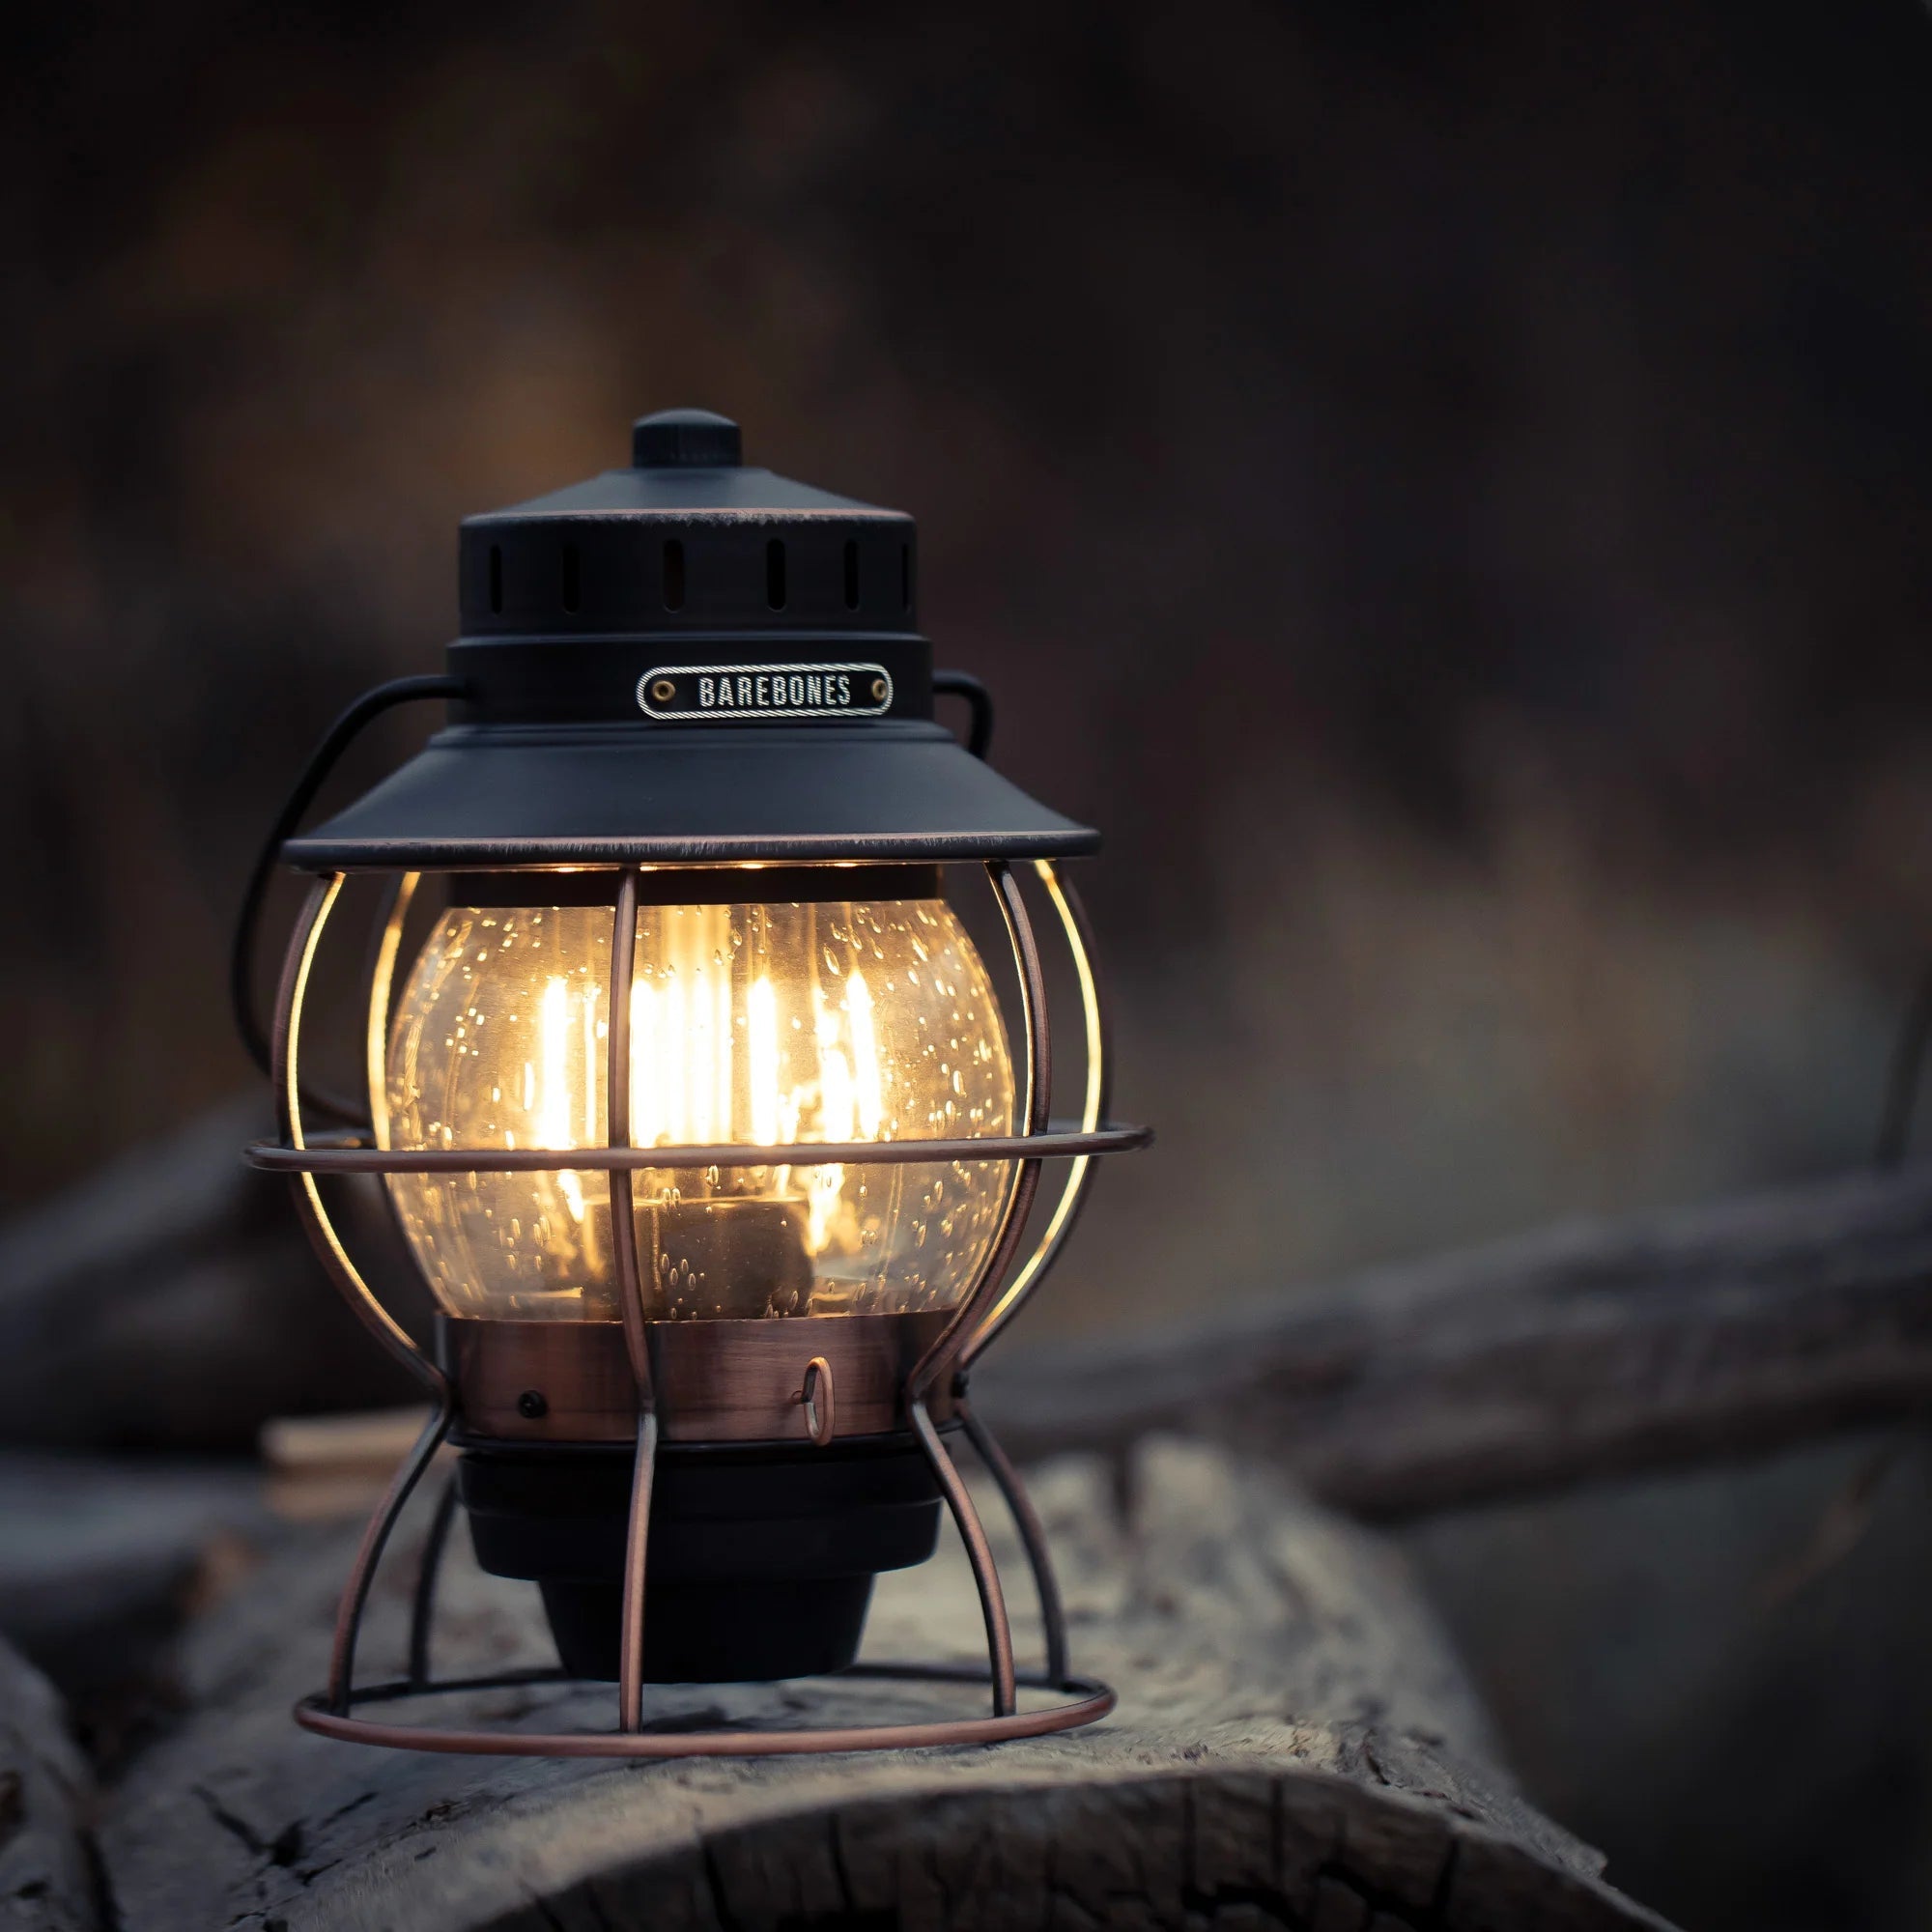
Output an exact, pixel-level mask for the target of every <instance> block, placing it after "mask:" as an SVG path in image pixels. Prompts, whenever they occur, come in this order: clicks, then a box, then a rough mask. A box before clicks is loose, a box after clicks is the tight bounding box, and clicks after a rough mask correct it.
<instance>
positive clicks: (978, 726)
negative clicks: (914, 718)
mask: <svg viewBox="0 0 1932 1932" xmlns="http://www.w3.org/2000/svg"><path fill="white" fill-rule="evenodd" d="M932 695H933V696H935V697H963V698H964V699H965V700H966V708H967V710H968V711H969V712H970V713H971V714H972V715H971V718H970V720H969V721H968V724H967V726H966V749H967V750H968V751H969V752H971V753H973V755H974V756H975V757H976V758H980V759H982V760H983V759H984V757H985V755H986V753H988V752H989V751H991V750H992V746H993V694H992V693H991V692H990V691H988V690H987V689H986V687H985V686H984V685H983V684H981V683H980V680H979V679H978V678H977V677H975V676H974V675H973V673H972V672H971V671H969V670H936V671H934V672H933V673H932Z"/></svg>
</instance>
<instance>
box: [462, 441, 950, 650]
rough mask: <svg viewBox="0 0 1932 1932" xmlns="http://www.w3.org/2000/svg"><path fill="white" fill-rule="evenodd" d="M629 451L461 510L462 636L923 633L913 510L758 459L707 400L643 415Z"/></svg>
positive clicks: (871, 634)
mask: <svg viewBox="0 0 1932 1932" xmlns="http://www.w3.org/2000/svg"><path fill="white" fill-rule="evenodd" d="M631 459H632V460H631V467H630V468H629V469H607V470H606V471H605V472H604V473H603V474H602V475H601V476H593V477H590V478H588V479H587V480H586V481H584V482H582V483H573V484H571V485H569V486H568V487H567V488H565V489H562V490H556V491H553V492H551V493H550V494H549V495H547V496H543V497H532V498H531V499H530V500H529V501H528V502H525V503H515V504H512V505H510V506H509V507H508V508H506V509H500V510H490V511H486V512H485V513H484V514H482V515H480V516H474V517H469V518H467V519H466V520H465V522H464V525H463V533H462V539H461V559H460V582H461V590H462V602H463V631H464V635H465V636H466V637H486V638H500V637H517V638H540V637H552V636H563V637H571V636H582V635H585V634H597V635H603V636H624V637H641V636H649V635H652V634H656V633H670V634H680V633H681V634H687V635H688V634H691V633H694V632H704V631H710V632H718V631H725V632H730V633H734V634H739V635H748V634H759V635H763V634H768V633H771V632H795V631H815V632H821V633H825V634H829V635H838V636H860V637H871V636H878V635H881V634H884V635H887V636H891V635H895V634H898V635H906V634H910V633H911V632H912V631H913V628H914V617H913V602H914V561H915V559H914V554H913V542H914V525H913V520H912V519H911V518H910V517H908V516H906V515H905V514H904V513H903V512H901V511H897V510H886V509H880V508H878V507H876V506H875V505H873V504H870V503H862V502H860V501H858V500H857V499H856V498H854V497H839V496H835V495H833V493H832V492H830V491H828V490H820V489H818V488H816V487H815V486H813V485H811V484H809V483H797V482H794V481H792V480H791V478H789V477H785V476H779V475H775V474H774V473H773V472H772V471H771V470H769V469H750V468H747V467H746V465H745V462H744V444H743V438H742V437H741V436H740V434H739V430H738V425H737V424H736V423H735V422H733V421H732V420H731V419H730V418H729V417H728V416H721V415H715V414H713V413H712V412H711V411H709V410H664V411H660V412H658V413H657V414H655V415H648V416H643V417H640V418H639V420H638V422H637V423H636V424H634V425H633V427H632V431H631Z"/></svg>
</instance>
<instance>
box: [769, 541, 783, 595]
mask: <svg viewBox="0 0 1932 1932" xmlns="http://www.w3.org/2000/svg"><path fill="white" fill-rule="evenodd" d="M765 602H766V603H767V604H769V605H770V606H771V607H772V609H773V610H774V611H782V610H783V609H784V607H785V547H784V545H783V544H781V542H780V541H779V540H778V538H777V537H774V538H773V539H772V540H771V542H770V543H768V544H767V545H766V546H765Z"/></svg>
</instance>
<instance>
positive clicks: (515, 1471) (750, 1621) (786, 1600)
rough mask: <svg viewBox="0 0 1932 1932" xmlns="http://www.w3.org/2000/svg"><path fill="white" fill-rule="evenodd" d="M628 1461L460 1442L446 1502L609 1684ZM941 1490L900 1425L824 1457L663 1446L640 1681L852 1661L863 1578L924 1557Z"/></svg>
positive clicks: (573, 1672)
mask: <svg viewBox="0 0 1932 1932" xmlns="http://www.w3.org/2000/svg"><path fill="white" fill-rule="evenodd" d="M634 1463H635V1452H634V1451H633V1450H631V1449H629V1448H622V1449H620V1448H615V1447H613V1446H607V1445H603V1444H596V1445H565V1444H558V1445H554V1446H552V1445H527V1444H520V1445H517V1446H516V1447H507V1446H498V1445H490V1446H481V1445H472V1446H470V1447H469V1448H467V1449H466V1450H465V1452H464V1455H463V1457H462V1460H461V1462H460V1463H459V1464H458V1473H457V1485H458V1494H459V1496H460V1497H461V1499H462V1502H463V1504H464V1507H465V1509H466V1510H467V1512H468V1514H469V1533H470V1540H471V1542H472V1543H473V1544H474V1546H475V1549H476V1558H477V1561H478V1562H479V1563H480V1564H481V1565H482V1567H483V1568H484V1569H485V1570H486V1571H488V1572H489V1573H490V1574H491V1575H492V1576H497V1577H526V1578H528V1579H529V1580H531V1581H533V1582H535V1583H537V1584H538V1585H539V1586H540V1587H541V1589H542V1591H543V1600H544V1610H545V1613H546V1614H547V1615H548V1617H549V1619H550V1627H551V1634H552V1635H553V1636H554V1638H555V1640H556V1647H557V1655H558V1657H559V1658H560V1659H561V1661H562V1663H563V1667H564V1669H565V1671H566V1672H567V1673H568V1674H569V1675H570V1676H572V1677H575V1678H601V1679H604V1680H607V1681H610V1682H615V1681H616V1679H617V1678H618V1676H619V1660H620V1653H621V1649H622V1642H621V1639H622V1633H623V1627H624V1617H623V1602H624V1543H625V1531H626V1527H627V1525H628V1522H629V1519H630V1509H631V1479H632V1471H633V1466H634ZM939 1506H940V1491H939V1485H938V1481H937V1479H936V1477H935V1476H934V1473H933V1470H932V1466H931V1464H930V1463H928V1462H927V1460H926V1458H925V1454H924V1452H923V1450H922V1449H921V1448H920V1446H919V1443H918V1441H917V1439H916V1438H915V1437H914V1436H913V1435H911V1434H910V1433H903V1432H902V1433H899V1434H895V1435H885V1436H873V1437H861V1438H856V1439H852V1440H848V1441H844V1442H835V1443H832V1444H829V1445H828V1446H827V1447H825V1448H822V1449H820V1448H814V1447H813V1446H812V1445H810V1443H777V1444H761V1445H754V1446H740V1445H725V1444H706V1443H683V1444H666V1445H664V1446H662V1447H661V1448H660V1449H659V1451H658V1454H657V1459H656V1471H655V1476H654V1480H653V1485H652V1493H651V1524H650V1552H651V1553H650V1563H649V1566H648V1569H647V1571H646V1573H645V1575H646V1580H645V1589H644V1651H643V1666H642V1681H644V1682H646V1683H652V1684H732V1683H748V1682H754V1681H763V1680H768V1679H772V1678H781V1677H820V1676H825V1675H827V1674H829V1673H830V1672H833V1671H836V1670H842V1669H843V1668H844V1667H845V1666H846V1665H847V1664H849V1663H850V1662H852V1660H853V1659H854V1658H855V1657H856V1656H857V1655H858V1653H859V1643H860V1639H861V1638H862V1636H863V1635H864V1634H865V1628H866V1611H867V1606H868V1605H869V1603H870V1600H871V1594H872V1578H873V1577H875V1576H876V1575H877V1574H878V1573H879V1572H880V1571H881V1570H902V1569H907V1568H909V1567H911V1566H912V1565H913V1564H916V1563H923V1562H924V1561H925V1559H926V1558H927V1557H928V1556H930V1555H931V1554H932V1551H933V1548H934V1545H935V1544H936V1542H937V1540H938V1535H939Z"/></svg>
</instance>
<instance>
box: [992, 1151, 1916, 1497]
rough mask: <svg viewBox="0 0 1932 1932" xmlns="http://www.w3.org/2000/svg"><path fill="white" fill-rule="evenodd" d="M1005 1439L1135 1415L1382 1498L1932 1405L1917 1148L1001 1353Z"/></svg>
mask: <svg viewBox="0 0 1932 1932" xmlns="http://www.w3.org/2000/svg"><path fill="white" fill-rule="evenodd" d="M983 1380H984V1387H983V1388H977V1387H976V1396H977V1398H978V1402H977V1406H979V1407H980V1410H981V1412H982V1413H983V1414H984V1415H985V1416H986V1418H987V1420H988V1421H989V1422H990V1423H991V1424H992V1425H993V1426H994V1427H995V1428H996V1429H997V1430H998V1431H999V1432H1000V1435H1001V1437H1002V1439H1003V1440H1004V1441H1005V1442H1006V1443H1007V1444H1008V1445H1009V1449H1010V1450H1011V1451H1012V1453H1014V1454H1016V1455H1032V1456H1038V1455H1045V1454H1051V1453H1054V1452H1056V1451H1061V1450H1065V1449H1075V1448H1078V1449H1096V1448H1097V1449H1107V1450H1117V1449H1120V1448H1122V1446H1123V1445H1125V1444H1126V1443H1128V1442H1129V1441H1131V1440H1132V1439H1133V1438H1134V1437H1135V1436H1137V1435H1141V1434H1142V1433H1144V1432H1145V1431H1147V1430H1149V1429H1172V1430H1178V1431H1181V1432H1184V1433H1186V1434H1190V1435H1203V1436H1207V1437H1209V1438H1211V1439H1215V1440H1218V1441H1221V1442H1224V1443H1227V1444H1229V1445H1231V1446H1233V1447H1236V1448H1238V1449H1241V1450H1243V1451H1246V1452H1248V1453H1252V1454H1256V1455H1259V1456H1262V1457H1264V1458H1265V1459H1266V1460H1267V1461H1269V1462H1271V1463H1274V1464H1276V1465H1277V1466H1280V1467H1284V1468H1287V1469H1288V1470H1290V1471H1292V1472H1293V1474H1294V1475H1295V1476H1297V1477H1298V1478H1299V1479H1300V1480H1301V1482H1302V1483H1303V1484H1304V1485H1305V1486H1306V1487H1307V1488H1308V1489H1309V1490H1310V1491H1311V1492H1313V1493H1315V1494H1316V1495H1318V1496H1320V1497H1321V1498H1322V1499H1323V1500H1324V1501H1327V1502H1329V1503H1332V1504H1334V1505H1336V1506H1337V1507H1339V1508H1342V1509H1346V1510H1348V1511H1349V1512H1350V1513H1351V1514H1353V1515H1357V1516H1364V1517H1369V1518H1379V1519H1384V1520H1388V1519H1398V1518H1403V1517H1408V1516H1414V1515H1418V1514H1420V1513H1423V1512H1426V1511H1430V1510H1439V1509H1445V1508H1452V1507H1457V1506H1461V1505H1464V1504H1469V1503H1476V1502H1486V1501H1491V1500H1493V1499H1496V1498H1498V1497H1503V1496H1510V1495H1518V1494H1523V1493H1528V1492H1536V1491H1539V1490H1548V1489H1551V1488H1556V1487H1560V1486H1562V1485H1566V1484H1574V1483H1577V1482H1581V1481H1589V1480H1596V1479H1602V1478H1605V1477H1611V1476H1618V1475H1625V1474H1629V1473H1633V1472H1634V1471H1639V1470H1644V1469H1652V1468H1665V1467H1687V1466H1690V1465H1692V1464H1695V1463H1702V1462H1712V1461H1718V1460H1720V1459H1724V1458H1731V1457H1736V1456H1739V1455H1746V1454H1753V1453H1761V1452H1763V1451H1766V1450H1771V1449H1776V1448H1780V1447H1783V1446H1785V1445H1787V1444H1790V1443H1794V1442H1799V1441H1804V1440H1807V1439H1811V1438H1814V1437H1817V1436H1820V1435H1827V1434H1830V1433H1832V1432H1833V1431H1837V1430H1843V1429H1849V1428H1855V1427H1861V1426H1869V1425H1871V1424H1872V1423H1875V1422H1883V1421H1886V1420H1889V1419H1891V1418H1894V1417H1908V1416H1914V1415H1922V1414H1924V1413H1925V1412H1926V1410H1927V1408H1928V1407H1932V1166H1925V1165H1918V1166H1914V1167H1910V1168H1904V1169H1900V1170H1897V1171H1895V1172H1889V1173H1873V1174H1865V1175H1858V1176H1853V1177H1850V1178H1846V1179H1836V1180H1832V1181H1827V1182H1820V1183H1816V1184H1813V1185H1811V1186H1808V1187H1803V1188H1793V1189H1790V1190H1788V1191H1786V1192H1783V1193H1779V1194H1774V1195H1769V1196H1766V1197H1764V1198H1762V1199H1757V1200H1746V1201H1738V1202H1729V1203H1724V1204H1720V1205H1718V1206H1715V1207H1703V1208H1687V1209H1679V1210H1675V1211H1670V1212H1660V1213H1648V1214H1641V1215H1632V1216H1628V1217H1623V1218H1619V1219H1616V1220H1611V1221H1607V1222H1603V1223H1577V1224H1573V1225H1569V1226H1563V1227H1558V1228H1554V1229H1551V1230H1549V1231H1548V1232H1545V1233H1542V1234H1537V1235H1532V1236H1525V1237H1522V1238H1520V1239H1516V1240H1511V1241H1506V1242H1499V1243H1497V1244H1495V1245H1493V1246H1491V1247H1486V1248H1482V1249H1478V1250H1475V1251H1473V1252H1470V1253H1466V1254H1460V1255H1448V1256H1444V1257H1440V1258H1437V1259H1433V1260H1430V1261H1426V1262H1420V1263H1416V1264H1408V1265H1404V1266H1400V1267H1391V1268H1387V1269H1383V1270H1380V1271H1378V1272H1375V1273H1371V1274H1368V1275H1365V1276H1362V1277H1359V1278H1356V1279H1353V1280H1347V1281H1342V1282H1338V1283H1335V1284H1332V1285H1329V1286H1324V1287H1310V1288H1306V1289H1296V1290H1295V1291H1293V1293H1282V1292H1280V1291H1279V1290H1277V1291H1275V1292H1274V1293H1271V1294H1269V1295H1268V1296H1267V1298H1266V1299H1265V1300H1263V1301H1260V1302H1257V1303H1254V1304H1251V1305H1246V1306H1237V1307H1236V1308H1233V1309H1228V1310H1220V1311H1208V1312H1207V1313H1197V1314H1195V1315H1192V1316H1190V1317H1189V1318H1188V1320H1187V1322H1186V1324H1185V1325H1184V1326H1176V1327H1174V1328H1171V1329H1162V1330H1156V1331H1153V1332H1151V1333H1150V1332H1144V1333H1141V1334H1128V1335H1111V1334H1099V1335H1086V1336H1082V1337H1080V1338H1079V1339H1078V1340H1077V1341H1075V1342H1070V1343H1067V1344H1065V1345H1064V1346H1060V1347H1054V1348H1050V1349H1036V1350H1032V1351H1030V1352H1024V1353H1022V1352H1018V1351H1016V1352H1015V1353H1014V1355H1013V1356H1012V1358H1011V1359H1010V1360H1008V1359H1005V1358H1002V1359H1000V1360H998V1361H997V1362H996V1363H995V1364H994V1365H993V1367H992V1369H991V1370H990V1371H989V1372H988V1373H987V1374H986V1375H985V1377H984V1378H983Z"/></svg>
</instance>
